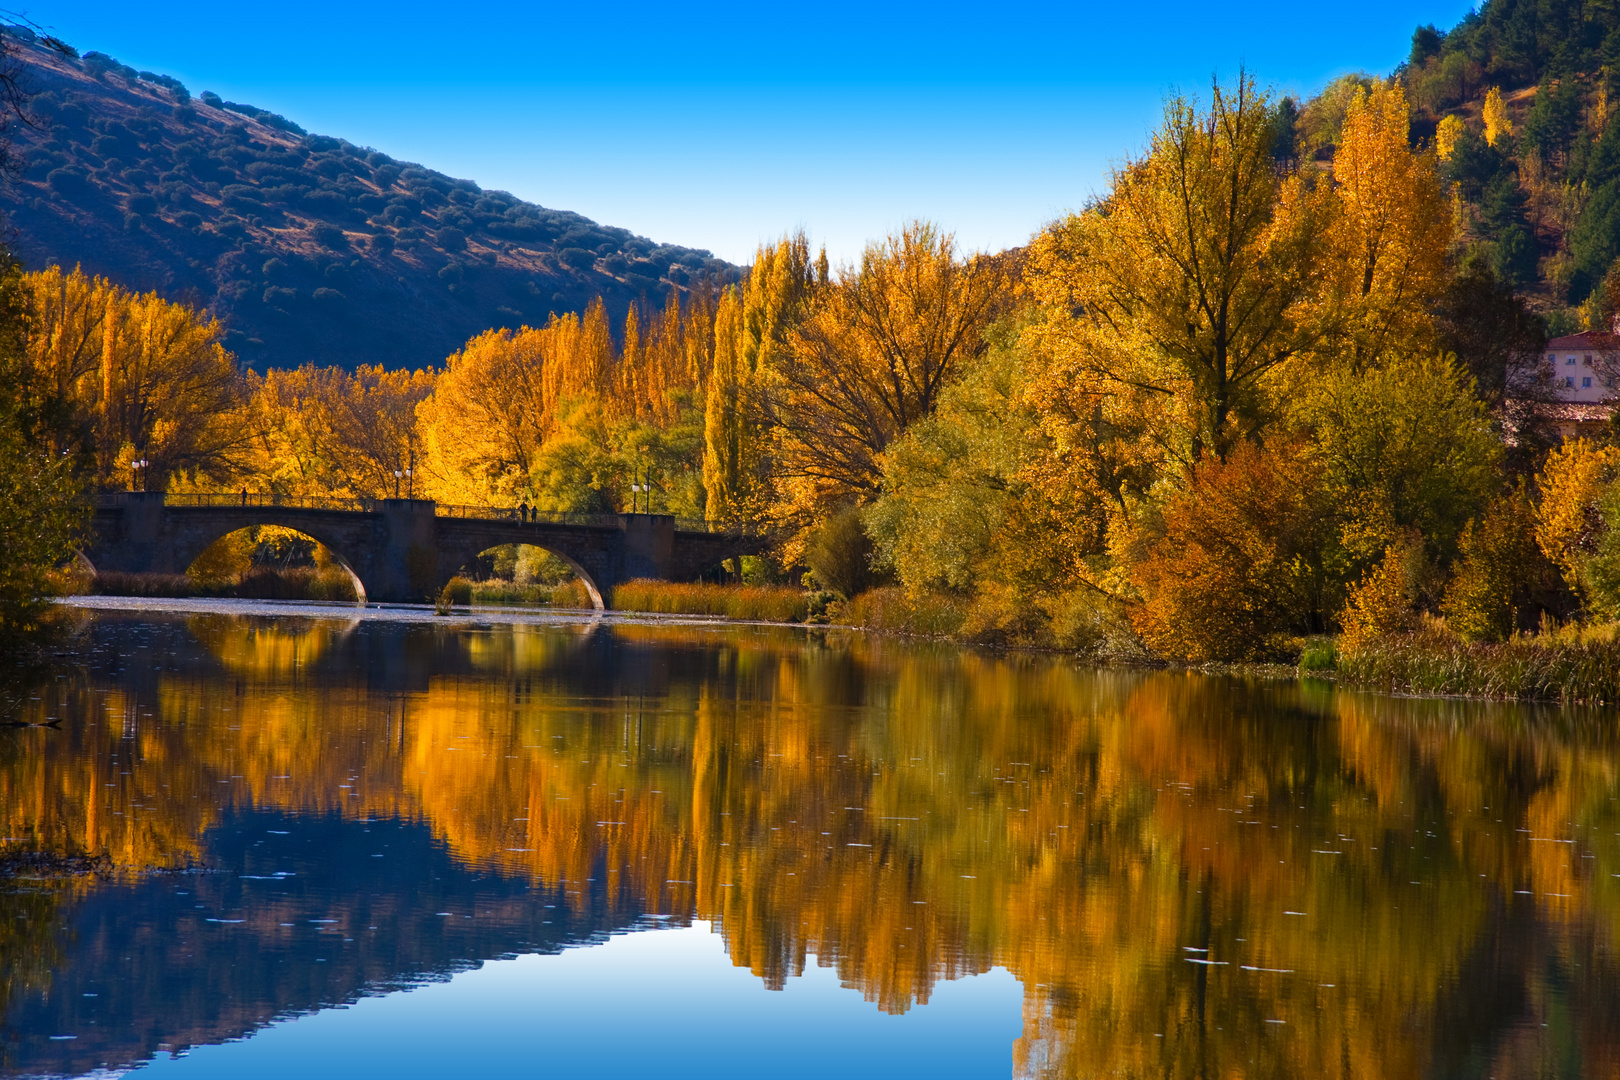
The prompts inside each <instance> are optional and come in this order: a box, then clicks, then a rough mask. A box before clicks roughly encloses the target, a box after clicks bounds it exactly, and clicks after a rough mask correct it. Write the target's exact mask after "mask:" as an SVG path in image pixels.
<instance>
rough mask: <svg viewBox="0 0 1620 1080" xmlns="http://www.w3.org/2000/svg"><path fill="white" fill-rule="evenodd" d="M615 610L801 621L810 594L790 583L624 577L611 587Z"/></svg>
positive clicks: (767, 620) (807, 609)
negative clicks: (711, 583) (712, 581)
mask: <svg viewBox="0 0 1620 1080" xmlns="http://www.w3.org/2000/svg"><path fill="white" fill-rule="evenodd" d="M613 607H614V610H616V611H645V612H651V613H654V614H658V615H714V616H718V617H720V618H724V619H746V620H749V621H752V622H781V623H797V622H804V620H805V619H806V618H807V617H808V616H809V614H810V594H809V593H807V592H805V591H804V590H803V589H798V588H794V587H793V586H791V585H708V584H702V583H685V582H674V581H646V580H637V581H627V582H625V583H624V584H623V585H620V586H619V587H618V588H616V589H614V590H613Z"/></svg>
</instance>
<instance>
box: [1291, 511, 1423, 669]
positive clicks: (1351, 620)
mask: <svg viewBox="0 0 1620 1080" xmlns="http://www.w3.org/2000/svg"><path fill="white" fill-rule="evenodd" d="M1422 557H1423V547H1422V543H1421V541H1417V540H1416V539H1415V538H1413V539H1403V540H1401V541H1398V542H1396V543H1394V544H1391V545H1389V547H1387V548H1385V549H1384V557H1383V558H1382V559H1381V560H1379V562H1378V564H1377V565H1376V566H1374V567H1373V568H1372V569H1371V570H1369V571H1368V572H1367V576H1366V577H1364V578H1363V579H1362V580H1361V583H1360V584H1359V585H1357V586H1356V587H1355V588H1354V589H1352V590H1351V591H1350V597H1349V599H1348V600H1347V601H1346V602H1345V605H1344V611H1343V613H1342V614H1341V615H1340V616H1339V623H1340V625H1341V626H1342V627H1343V628H1344V637H1345V642H1346V644H1347V646H1348V647H1352V648H1353V647H1355V646H1356V645H1358V644H1360V643H1361V642H1363V641H1368V640H1371V639H1372V638H1375V637H1378V636H1380V635H1384V634H1398V633H1404V632H1406V631H1408V630H1411V629H1412V628H1413V627H1414V626H1415V625H1416V621H1417V609H1416V605H1415V604H1414V602H1413V601H1414V596H1415V592H1416V590H1415V587H1414V586H1415V582H1416V577H1417V573H1416V571H1417V566H1416V564H1417V562H1419V561H1420V560H1421V559H1422ZM1303 663H1304V661H1303V660H1301V664H1302V665H1303Z"/></svg>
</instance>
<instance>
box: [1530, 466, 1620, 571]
mask: <svg viewBox="0 0 1620 1080" xmlns="http://www.w3.org/2000/svg"><path fill="white" fill-rule="evenodd" d="M1617 481H1620V449H1617V448H1615V447H1613V446H1599V445H1596V444H1594V443H1592V442H1589V441H1587V440H1586V439H1572V440H1570V441H1569V442H1566V443H1565V444H1564V445H1563V446H1560V447H1558V448H1557V449H1555V450H1554V451H1553V452H1552V453H1550V454H1548V455H1547V462H1546V464H1545V465H1544V466H1543V467H1542V470H1541V475H1540V477H1539V484H1540V488H1541V498H1540V500H1539V501H1538V502H1537V504H1536V513H1535V537H1536V543H1537V545H1539V546H1540V548H1541V551H1542V552H1543V554H1545V555H1546V556H1547V558H1548V559H1550V560H1552V563H1553V565H1554V566H1556V567H1558V572H1559V573H1560V574H1561V575H1562V576H1563V578H1564V582H1565V584H1567V585H1568V586H1569V587H1570V589H1571V590H1572V591H1574V593H1575V594H1576V595H1577V596H1578V597H1580V598H1581V599H1582V601H1584V602H1586V603H1590V602H1591V601H1592V599H1593V595H1592V592H1593V590H1592V581H1591V579H1590V571H1591V567H1590V563H1591V559H1592V556H1593V555H1595V554H1597V551H1598V546H1599V542H1600V541H1601V539H1602V536H1603V533H1604V530H1605V522H1604V520H1603V512H1602V506H1601V503H1602V500H1603V497H1604V495H1605V494H1607V493H1608V492H1609V491H1610V490H1612V489H1613V488H1614V486H1615V485H1616V483H1617Z"/></svg>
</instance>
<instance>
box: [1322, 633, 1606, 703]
mask: <svg viewBox="0 0 1620 1080" xmlns="http://www.w3.org/2000/svg"><path fill="white" fill-rule="evenodd" d="M1616 630H1617V627H1616V626H1615V625H1613V624H1611V625H1608V626H1600V627H1588V628H1567V629H1563V630H1554V631H1549V632H1546V633H1541V634H1534V635H1520V636H1516V637H1514V638H1512V639H1510V640H1508V641H1504V642H1500V643H1496V644H1489V643H1483V642H1476V643H1470V642H1465V641H1463V640H1462V639H1461V638H1459V637H1458V636H1457V635H1456V634H1454V633H1451V632H1450V631H1448V630H1446V629H1445V628H1444V626H1438V625H1427V626H1424V627H1423V628H1422V629H1419V630H1417V631H1416V632H1414V633H1410V634H1392V635H1387V636H1383V637H1377V638H1373V639H1372V640H1370V641H1366V642H1361V643H1358V644H1357V645H1356V646H1355V647H1354V648H1351V649H1345V650H1344V651H1343V652H1342V653H1341V654H1340V656H1339V658H1338V676H1339V680H1340V681H1341V682H1342V683H1344V684H1345V685H1349V686H1360V687H1365V688H1367V689H1371V690H1385V691H1389V692H1391V693H1396V694H1457V695H1466V696H1469V697H1482V698H1490V699H1495V700H1522V701H1557V702H1563V703H1567V704H1576V703H1581V704H1616V703H1620V635H1617V633H1616Z"/></svg>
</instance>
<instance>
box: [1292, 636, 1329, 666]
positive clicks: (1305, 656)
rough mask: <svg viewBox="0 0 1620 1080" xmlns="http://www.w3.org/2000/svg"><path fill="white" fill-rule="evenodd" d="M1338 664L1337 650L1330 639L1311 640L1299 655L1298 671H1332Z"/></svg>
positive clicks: (1318, 638)
mask: <svg viewBox="0 0 1620 1080" xmlns="http://www.w3.org/2000/svg"><path fill="white" fill-rule="evenodd" d="M1338 662H1339V650H1338V648H1337V647H1336V646H1335V645H1334V643H1333V639H1332V638H1327V637H1317V638H1311V639H1310V640H1309V641H1307V642H1306V643H1305V647H1304V648H1302V649H1301V650H1300V653H1299V670H1301V671H1332V670H1333V669H1334V667H1335V666H1337V665H1338Z"/></svg>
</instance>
